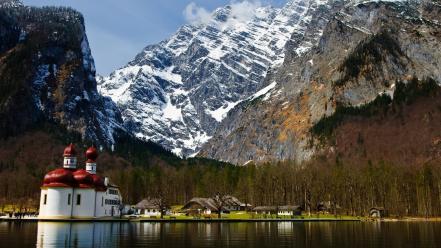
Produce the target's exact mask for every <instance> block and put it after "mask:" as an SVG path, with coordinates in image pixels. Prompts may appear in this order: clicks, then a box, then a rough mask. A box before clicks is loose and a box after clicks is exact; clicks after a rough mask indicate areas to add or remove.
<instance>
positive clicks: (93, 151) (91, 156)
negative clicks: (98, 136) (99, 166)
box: [86, 146, 98, 163]
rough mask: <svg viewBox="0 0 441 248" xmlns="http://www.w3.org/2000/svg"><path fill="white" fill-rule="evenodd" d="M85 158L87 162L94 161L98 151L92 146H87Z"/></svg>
mask: <svg viewBox="0 0 441 248" xmlns="http://www.w3.org/2000/svg"><path fill="white" fill-rule="evenodd" d="M86 158H87V162H88V163H94V162H95V161H96V159H97V158H98V151H97V150H96V148H95V147H94V146H91V147H89V149H87V151H86Z"/></svg>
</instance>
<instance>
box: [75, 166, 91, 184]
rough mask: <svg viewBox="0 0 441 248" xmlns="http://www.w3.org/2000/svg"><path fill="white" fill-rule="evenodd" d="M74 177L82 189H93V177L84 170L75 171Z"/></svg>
mask: <svg viewBox="0 0 441 248" xmlns="http://www.w3.org/2000/svg"><path fill="white" fill-rule="evenodd" d="M72 174H73V177H74V179H75V182H76V185H77V186H78V187H80V188H93V187H94V184H93V177H92V175H91V174H90V173H89V172H87V171H86V170H84V169H80V170H77V171H75V172H74V173H72Z"/></svg>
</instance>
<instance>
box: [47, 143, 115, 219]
mask: <svg viewBox="0 0 441 248" xmlns="http://www.w3.org/2000/svg"><path fill="white" fill-rule="evenodd" d="M63 157H64V163H63V168H59V169H56V170H53V171H51V172H49V173H47V174H46V175H45V177H44V180H43V185H42V186H41V199H40V212H39V219H94V218H104V217H112V216H115V217H118V216H120V210H121V206H122V198H121V195H120V192H119V189H118V187H117V186H115V185H111V184H110V183H109V180H108V178H102V177H100V176H99V175H97V174H96V159H97V157H98V152H97V150H96V149H95V147H90V148H89V149H88V150H87V151H86V159H87V161H86V168H85V169H78V168H77V157H76V151H75V147H74V145H73V144H70V145H69V146H67V147H66V148H65V149H64V153H63Z"/></svg>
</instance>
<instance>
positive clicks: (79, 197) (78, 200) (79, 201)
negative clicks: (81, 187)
mask: <svg viewBox="0 0 441 248" xmlns="http://www.w3.org/2000/svg"><path fill="white" fill-rule="evenodd" d="M77 205H81V195H80V194H78V195H77Z"/></svg>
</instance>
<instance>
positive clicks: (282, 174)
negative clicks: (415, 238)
mask: <svg viewBox="0 0 441 248" xmlns="http://www.w3.org/2000/svg"><path fill="white" fill-rule="evenodd" d="M109 175H110V176H111V178H112V180H113V182H115V183H116V184H118V185H119V186H120V187H121V191H122V194H123V198H124V201H125V202H128V203H132V204H134V203H136V202H137V201H140V200H141V199H143V198H146V197H158V196H161V197H164V198H165V200H166V202H167V203H169V204H170V205H182V204H184V203H185V202H186V201H188V200H190V199H191V198H192V197H212V196H215V195H217V194H219V193H220V194H222V195H234V196H236V197H238V198H239V199H240V200H241V201H242V202H244V203H250V204H252V205H253V206H258V205H259V206H262V205H272V206H280V205H299V206H300V207H302V208H303V210H304V211H306V212H309V211H311V212H313V211H316V210H317V207H318V206H319V205H320V204H323V203H327V204H328V205H329V206H331V207H330V209H329V211H330V212H332V213H335V214H347V215H354V216H365V215H367V214H368V212H369V210H370V208H372V207H384V208H385V209H386V210H387V211H388V213H389V214H390V215H393V216H426V217H429V216H440V215H441V167H440V166H439V165H436V164H426V165H424V166H398V165H393V164H390V163H387V162H379V163H377V164H372V163H368V164H366V165H345V164H340V163H328V162H313V163H310V164H307V165H298V164H295V163H292V162H280V163H266V164H262V165H249V166H244V167H240V166H222V167H219V166H217V167H216V166H204V165H197V166H183V167H179V168H176V167H159V166H157V167H152V168H149V169H143V168H136V167H132V168H129V169H127V170H124V171H119V170H116V171H110V172H109Z"/></svg>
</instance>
